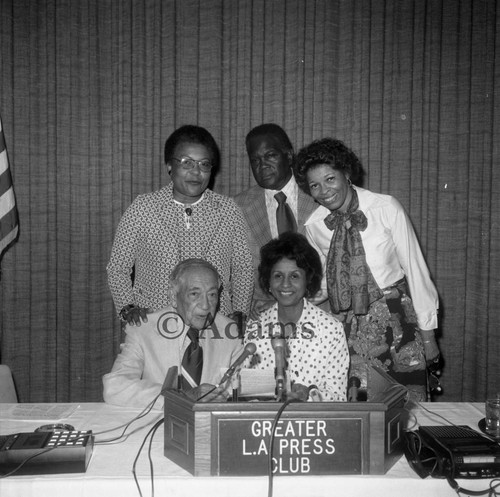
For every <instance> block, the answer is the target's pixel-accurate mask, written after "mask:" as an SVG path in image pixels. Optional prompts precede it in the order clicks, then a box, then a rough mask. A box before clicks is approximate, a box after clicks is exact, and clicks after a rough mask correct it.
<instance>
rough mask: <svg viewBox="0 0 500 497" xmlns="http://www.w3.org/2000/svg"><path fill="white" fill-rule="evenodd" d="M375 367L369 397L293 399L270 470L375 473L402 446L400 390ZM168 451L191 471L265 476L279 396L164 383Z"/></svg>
mask: <svg viewBox="0 0 500 497" xmlns="http://www.w3.org/2000/svg"><path fill="white" fill-rule="evenodd" d="M386 376H387V375H385V373H383V372H380V374H378V373H377V374H375V376H374V379H373V381H372V385H373V388H372V390H371V392H370V391H369V392H368V395H369V396H368V401H367V402H303V403H291V404H289V405H288V406H287V407H286V409H285V410H284V411H283V413H282V415H281V417H280V420H279V421H278V423H277V426H276V431H275V438H274V444H273V451H272V471H273V473H274V474H275V475H276V474H278V475H350V474H352V475H364V474H370V475H380V474H385V473H386V472H387V471H388V470H389V469H390V468H391V467H392V466H393V465H394V463H395V462H396V461H397V460H398V459H399V458H400V457H401V455H402V453H403V427H404V423H405V421H406V420H405V419H404V418H405V416H404V413H405V412H406V411H405V410H404V403H405V398H406V395H407V392H406V389H405V388H404V387H403V386H401V385H399V384H397V383H395V382H394V380H392V379H390V380H388V379H387V378H389V377H387V378H386ZM164 396H165V407H164V411H165V435H164V436H165V445H164V454H165V456H166V457H167V458H169V459H171V460H172V461H173V462H175V463H176V464H178V465H179V466H181V467H182V468H184V469H185V470H187V471H188V472H190V473H191V474H193V475H195V476H259V475H267V474H268V472H269V471H268V468H269V452H270V440H271V437H270V435H271V428H272V426H273V421H274V419H275V416H276V413H277V411H278V410H279V409H280V407H282V404H281V403H278V402H272V401H271V402H267V401H260V402H226V403H201V402H198V403H197V402H193V401H192V400H190V399H189V398H187V397H186V396H185V395H184V394H183V393H181V392H178V391H175V390H166V391H165V392H164Z"/></svg>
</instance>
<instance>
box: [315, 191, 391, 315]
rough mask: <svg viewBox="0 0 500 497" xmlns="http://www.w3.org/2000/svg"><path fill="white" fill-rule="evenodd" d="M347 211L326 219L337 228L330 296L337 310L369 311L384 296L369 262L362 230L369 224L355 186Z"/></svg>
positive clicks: (332, 247) (329, 277) (328, 269)
mask: <svg viewBox="0 0 500 497" xmlns="http://www.w3.org/2000/svg"><path fill="white" fill-rule="evenodd" d="M352 192H353V195H352V199H351V202H350V204H349V206H348V208H347V212H341V211H338V210H336V211H332V212H331V213H330V214H329V215H328V216H326V218H325V219H324V222H325V224H326V226H327V228H328V229H330V230H332V231H333V236H332V241H331V243H330V250H329V251H328V258H327V260H326V282H327V287H328V299H329V301H330V307H331V310H332V312H333V313H335V314H338V313H339V312H340V311H346V310H348V309H352V311H353V312H354V314H366V313H367V310H368V306H369V305H370V304H371V303H372V302H374V301H376V300H378V299H380V298H381V297H382V295H383V294H382V292H381V290H380V288H379V287H378V285H377V283H376V282H375V279H374V278H373V275H372V273H371V271H370V268H369V267H368V264H367V263H366V256H365V249H364V247H363V242H362V240H361V235H360V234H359V232H360V231H364V230H365V229H366V227H367V226H368V220H367V219H366V216H365V214H364V213H363V211H360V210H359V209H358V207H359V200H358V194H357V192H356V190H354V188H353V189H352Z"/></svg>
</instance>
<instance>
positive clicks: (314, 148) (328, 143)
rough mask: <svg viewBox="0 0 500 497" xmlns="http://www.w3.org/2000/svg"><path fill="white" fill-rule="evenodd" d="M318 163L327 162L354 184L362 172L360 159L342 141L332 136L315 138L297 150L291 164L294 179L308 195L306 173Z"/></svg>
mask: <svg viewBox="0 0 500 497" xmlns="http://www.w3.org/2000/svg"><path fill="white" fill-rule="evenodd" d="M319 164H329V165H330V166H331V167H332V168H333V169H337V170H338V171H342V172H343V173H345V174H346V175H347V176H348V177H349V179H350V180H351V181H352V183H354V184H357V183H358V181H359V180H360V179H361V177H362V174H363V167H362V165H361V162H360V160H359V159H358V157H357V156H356V154H355V153H354V152H353V151H352V150H351V149H350V148H349V147H347V146H346V145H345V144H344V143H343V142H342V141H340V140H336V139H334V138H322V139H321V140H315V141H313V142H312V143H310V144H309V145H307V146H305V147H303V148H301V149H300V150H299V153H298V154H297V156H296V158H295V161H294V164H293V174H294V176H295V180H296V181H297V184H298V185H299V186H300V188H301V189H302V190H303V191H304V192H305V193H307V194H308V195H310V194H311V192H310V189H309V183H308V182H307V173H308V171H309V170H311V169H313V168H314V167H316V166H318V165H319Z"/></svg>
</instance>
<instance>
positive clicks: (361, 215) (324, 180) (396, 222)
mask: <svg viewBox="0 0 500 497" xmlns="http://www.w3.org/2000/svg"><path fill="white" fill-rule="evenodd" d="M361 171H362V169H361V163H360V161H359V159H358V158H357V157H356V155H355V154H354V152H352V150H350V149H349V148H348V147H347V146H346V145H345V144H344V143H343V142H341V141H340V140H335V139H332V138H324V139H321V140H316V141H314V142H312V143H311V144H310V145H308V146H306V147H304V148H303V149H302V150H300V152H299V153H298V155H297V159H296V162H295V164H294V174H295V178H296V180H297V183H298V185H299V186H300V187H301V188H302V189H303V190H304V191H305V192H306V193H308V194H309V195H311V196H312V197H313V198H314V199H315V200H316V201H317V202H318V203H319V204H320V207H319V208H318V209H317V210H316V211H315V212H314V213H313V214H312V215H311V216H310V217H309V219H308V220H307V221H306V223H305V228H306V236H307V238H308V240H309V241H310V243H311V244H312V245H313V247H314V248H315V249H316V250H317V252H318V253H319V255H320V257H321V259H322V262H323V265H324V269H325V271H324V274H325V276H326V278H325V277H324V279H323V284H322V290H321V291H320V292H319V293H318V294H317V295H316V297H315V298H314V299H313V302H314V303H316V304H319V303H321V302H322V301H324V300H326V299H327V298H328V300H329V303H330V308H331V311H332V313H333V314H334V315H335V316H336V317H337V318H340V319H341V321H343V323H344V328H345V331H346V336H347V339H348V344H349V351H350V353H351V370H350V373H349V376H350V377H351V378H352V377H356V378H359V379H360V381H361V389H363V388H365V389H366V378H367V371H368V366H369V365H374V366H379V367H382V368H383V369H385V370H386V371H387V372H388V373H389V374H390V375H391V376H392V377H393V378H395V379H396V381H398V382H399V383H401V384H402V385H405V386H406V387H407V388H408V390H409V391H410V395H411V397H412V398H413V399H414V400H426V381H427V377H426V365H427V364H430V363H432V362H434V361H437V360H438V358H439V348H438V345H437V343H436V339H435V336H434V330H435V329H436V328H437V311H438V304H439V302H438V294H437V290H436V287H435V286H434V284H433V282H432V280H431V277H430V274H429V270H428V268H427V265H426V263H425V260H424V257H423V255H422V251H421V249H420V246H419V243H418V240H417V237H416V235H415V232H414V230H413V227H412V224H411V221H410V219H409V218H408V216H407V214H406V212H405V211H404V209H403V207H402V206H401V204H400V203H399V202H398V201H397V200H396V199H395V198H394V197H391V196H389V195H382V194H379V193H374V192H371V191H369V190H366V189H363V188H359V187H356V186H354V185H353V183H355V182H356V181H357V180H358V178H359V177H360V175H361ZM325 280H326V281H325Z"/></svg>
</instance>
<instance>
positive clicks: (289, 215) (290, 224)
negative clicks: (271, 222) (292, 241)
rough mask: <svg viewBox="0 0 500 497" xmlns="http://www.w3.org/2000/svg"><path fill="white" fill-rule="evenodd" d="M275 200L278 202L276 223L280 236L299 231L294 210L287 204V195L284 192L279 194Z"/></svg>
mask: <svg viewBox="0 0 500 497" xmlns="http://www.w3.org/2000/svg"><path fill="white" fill-rule="evenodd" d="M274 198H275V199H276V200H277V202H278V207H277V209H276V223H277V225H278V234H279V235H281V233H285V232H286V231H294V232H295V231H297V222H296V221H295V217H294V215H293V212H292V209H291V208H290V206H289V205H288V204H287V201H286V195H285V194H284V193H283V192H278V193H277V194H276V195H275V196H274Z"/></svg>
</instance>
